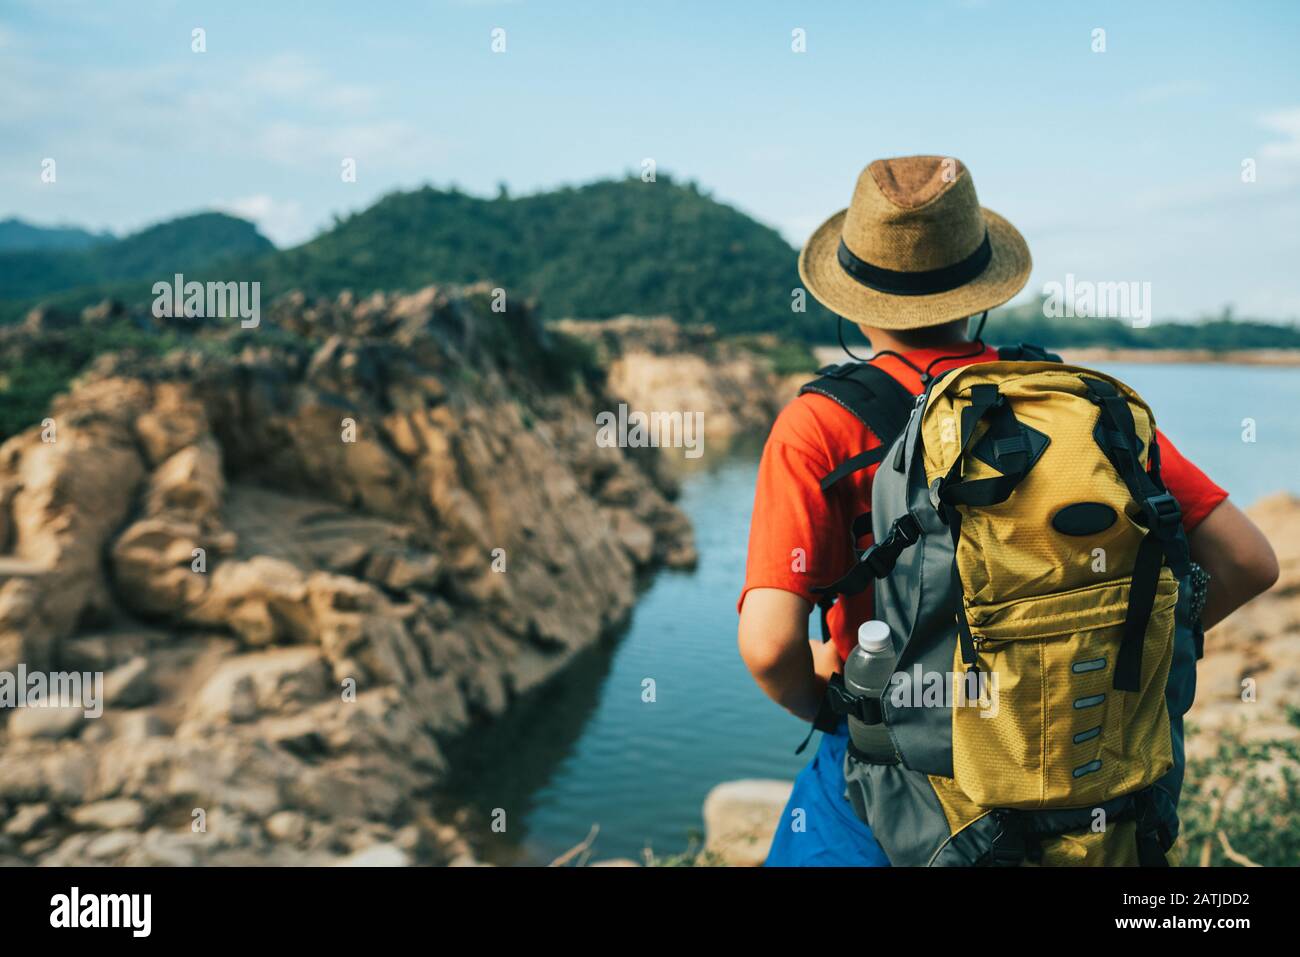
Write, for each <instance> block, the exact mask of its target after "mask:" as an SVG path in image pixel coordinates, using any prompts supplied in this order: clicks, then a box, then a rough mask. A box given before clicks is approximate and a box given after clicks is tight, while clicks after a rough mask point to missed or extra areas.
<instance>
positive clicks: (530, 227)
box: [257, 175, 828, 335]
mask: <svg viewBox="0 0 1300 957" xmlns="http://www.w3.org/2000/svg"><path fill="white" fill-rule="evenodd" d="M257 272H258V277H259V278H261V279H262V281H263V283H264V286H263V290H264V293H265V292H266V291H268V290H269V291H270V292H271V293H275V292H279V291H283V290H285V289H288V288H292V287H301V288H303V289H305V290H307V291H309V292H317V293H324V294H334V293H337V292H339V291H340V290H343V289H352V290H354V291H355V292H356V293H357V294H358V295H364V294H366V293H368V292H370V291H372V290H374V289H407V290H409V289H415V288H418V287H420V286H424V285H427V284H429V283H433V282H458V283H459V282H474V281H478V280H488V281H491V282H493V283H496V284H499V285H501V286H503V287H505V288H506V289H509V290H511V291H512V292H514V293H517V294H522V295H524V296H527V297H530V298H533V299H536V300H537V301H539V302H540V304H541V306H542V307H543V309H544V311H545V313H546V315H547V316H550V317H557V318H558V317H569V316H572V317H576V318H606V317H609V316H614V315H618V314H620V313H634V314H638V315H659V314H664V315H671V316H673V317H675V318H676V319H678V320H679V321H682V322H688V323H704V322H707V323H712V324H713V325H715V326H716V327H717V328H718V329H719V330H721V331H723V332H742V331H760V330H771V329H781V330H784V329H788V328H793V327H798V328H800V329H801V330H802V332H803V333H804V334H805V335H813V334H814V332H815V330H816V329H818V328H821V327H823V324H824V322H825V320H826V319H827V318H828V315H827V314H826V313H825V312H824V311H821V310H820V307H817V309H816V311H815V312H814V311H810V312H809V313H806V314H802V315H800V314H794V313H792V312H791V309H790V292H791V290H792V289H793V288H795V286H797V285H798V281H799V280H798V276H797V273H796V270H795V251H794V250H793V249H791V248H790V246H789V244H788V243H786V241H785V240H784V239H782V238H781V236H780V235H779V234H778V233H777V232H776V231H775V230H773V229H769V228H768V227H766V226H762V225H760V224H759V223H756V222H755V221H754V220H752V219H750V218H749V217H748V216H746V215H745V214H743V213H741V212H739V211H737V210H735V209H732V208H731V207H730V206H725V205H723V204H721V203H718V202H716V201H714V200H713V199H711V198H709V197H708V196H707V195H706V194H704V193H702V192H701V191H700V190H699V189H698V188H697V187H696V186H695V185H694V184H686V185H683V184H680V183H676V182H674V181H673V180H672V179H671V178H670V177H667V176H662V175H661V176H660V177H659V179H658V182H655V183H643V182H642V181H641V180H640V179H637V178H628V179H625V180H619V181H605V182H598V183H593V184H591V185H589V186H583V187H581V188H576V189H574V188H566V189H561V190H557V191H554V192H549V193H539V194H536V195H533V196H524V197H520V198H517V199H511V198H507V197H504V196H502V197H498V198H496V199H480V198H477V197H473V196H467V195H465V194H464V193H460V192H457V191H454V190H450V191H448V190H438V189H433V188H429V187H426V188H424V189H420V190H416V191H414V192H409V193H395V194H392V195H389V196H386V197H385V198H383V199H381V200H380V201H379V202H378V203H376V204H375V205H374V206H372V207H371V208H370V209H367V210H365V211H364V212H361V213H358V214H356V215H354V216H350V217H348V218H347V219H345V220H342V221H340V222H338V223H337V225H336V226H335V227H334V229H332V230H330V231H329V232H327V233H325V234H323V235H322V236H319V237H317V238H316V239H314V240H312V241H311V242H309V243H307V244H305V245H303V246H299V247H298V248H296V249H291V250H287V251H285V252H282V253H277V254H276V255H274V256H271V257H268V258H267V259H265V260H263V261H262V262H261V263H259V264H258V269H257Z"/></svg>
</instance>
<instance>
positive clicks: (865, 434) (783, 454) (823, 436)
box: [740, 347, 1228, 658]
mask: <svg viewBox="0 0 1300 957" xmlns="http://www.w3.org/2000/svg"><path fill="white" fill-rule="evenodd" d="M950 349H951V347H948V348H943V349H917V350H914V351H912V352H908V353H906V357H907V359H908V361H909V362H911V363H912V364H913V365H916V366H918V367H920V368H922V369H924V368H926V366H927V365H929V363H931V362H933V361H934V360H935V359H938V358H939V357H941V356H943V355H945V354H946V353H947V352H949V351H950ZM997 357H998V356H997V350H995V349H993V348H991V347H989V348H986V349H985V351H984V352H983V354H981V355H978V356H974V357H968V358H964V359H947V360H944V361H942V362H938V363H936V364H935V366H934V368H933V369H932V370H931V372H932V374H938V373H940V372H945V371H947V370H949V369H955V368H957V367H958V366H963V365H968V364H971V363H975V362H990V361H994V360H996V359H997ZM876 364H877V365H878V366H879V367H880V368H881V369H883V370H884V371H886V372H888V373H889V374H890V375H891V376H893V377H894V378H895V379H896V380H897V381H898V382H899V383H901V384H902V385H903V387H904V388H906V389H907V390H909V391H910V392H911V393H912V394H913V395H920V394H921V392H922V391H924V390H923V389H922V386H921V377H920V375H919V374H918V373H917V372H916V370H915V369H913V368H911V367H910V366H908V365H907V364H906V363H904V362H901V361H899V360H898V359H897V358H895V357H893V356H882V357H880V358H879V359H878V360H876ZM1156 438H1157V441H1158V442H1159V443H1160V475H1161V477H1162V478H1163V479H1164V482H1165V485H1166V486H1167V487H1168V488H1169V491H1170V492H1171V493H1173V496H1174V498H1176V499H1177V500H1178V504H1179V505H1180V506H1181V507H1182V511H1183V526H1184V528H1186V529H1187V530H1188V531H1191V530H1192V529H1193V528H1195V527H1196V526H1197V525H1198V524H1199V523H1200V522H1201V520H1202V519H1204V518H1205V516H1206V515H1209V514H1210V512H1212V511H1213V510H1214V509H1215V507H1216V506H1218V504H1219V503H1220V502H1222V501H1223V500H1224V499H1225V498H1227V497H1228V493H1227V492H1225V491H1224V490H1223V489H1222V488H1220V487H1219V486H1218V485H1216V484H1215V483H1214V482H1212V481H1210V479H1209V478H1208V477H1206V475H1205V473H1204V472H1202V471H1201V470H1200V469H1198V468H1197V467H1196V466H1195V465H1193V464H1192V463H1191V462H1189V461H1188V460H1187V459H1185V458H1183V456H1182V455H1180V454H1179V452H1178V449H1176V448H1175V447H1174V444H1173V443H1172V442H1170V441H1169V439H1168V438H1167V437H1166V436H1165V435H1164V434H1162V433H1161V432H1159V431H1157V432H1156ZM879 444H880V440H879V439H878V438H876V436H875V435H874V434H872V432H871V430H870V429H868V428H867V427H866V426H865V425H863V424H862V423H861V422H860V421H859V420H858V419H857V417H856V416H854V415H853V414H852V413H850V412H849V411H848V410H846V409H844V408H843V407H841V406H840V405H838V404H837V403H835V402H834V401H832V400H831V399H828V398H826V397H825V396H822V395H816V394H811V393H810V394H805V395H801V396H799V397H798V398H796V399H795V400H794V401H793V402H791V403H790V404H789V405H787V406H786V407H785V409H784V410H782V412H781V414H780V415H779V416H778V417H777V420H776V423H775V424H774V425H773V426H772V431H771V434H769V435H768V438H767V445H766V446H765V447H764V449H763V458H762V462H761V463H760V464H759V467H758V484H757V489H756V491H755V494H754V512H753V514H754V516H756V517H757V516H761V518H762V520H761V521H751V523H750V530H749V559H748V562H747V563H746V568H745V589H744V591H742V592H741V595H740V604H742V605H743V604H744V601H745V594H746V593H747V592H748V591H749V589H751V588H780V589H781V590H782V591H788V592H793V593H794V594H796V595H799V596H801V597H803V598H805V599H807V600H808V601H810V602H813V603H816V601H817V596H816V595H815V594H814V593H813V591H812V588H813V586H816V585H825V584H827V583H828V582H832V581H834V580H835V579H836V578H839V577H840V575H842V574H844V572H846V571H848V569H849V568H851V567H852V565H853V562H854V560H855V559H854V554H853V548H852V544H851V543H850V541H849V534H850V532H849V528H850V526H851V524H852V522H853V520H854V519H855V518H856V517H857V516H858V515H859V514H861V513H862V512H863V511H865V508H864V503H869V502H870V501H871V480H872V477H873V476H874V475H875V473H876V469H877V468H878V466H876V465H873V466H870V467H868V468H865V469H862V470H860V471H858V472H855V473H853V474H852V475H850V476H849V477H848V478H845V479H843V480H842V481H840V482H839V483H837V484H836V485H835V486H833V487H832V488H831V489H830V491H829V492H823V491H822V490H821V486H820V484H819V482H820V481H821V478H822V476H824V475H825V474H826V473H827V472H829V471H830V470H831V469H833V468H834V467H835V466H837V465H839V464H840V463H841V462H843V461H844V460H845V459H847V458H849V457H850V456H852V455H855V454H857V453H858V452H862V451H865V450H867V449H871V448H874V447H876V446H878V445H879ZM857 544H858V547H859V548H865V547H867V546H868V545H869V544H871V536H870V534H868V535H866V536H864V537H863V538H861V539H859V540H858V543H857ZM871 614H872V591H871V589H867V590H866V591H864V592H862V593H861V594H858V595H846V596H842V597H841V598H840V600H839V601H837V602H836V603H835V607H834V608H832V609H831V612H830V615H829V618H828V624H829V626H830V632H831V637H832V639H833V640H834V642H835V646H836V649H837V650H838V651H839V653H840V657H841V658H844V657H846V656H847V655H848V653H849V652H850V651H851V650H852V648H853V642H854V640H855V639H854V635H855V633H856V630H857V626H858V625H859V624H861V623H862V622H864V621H866V620H868V619H869V618H871Z"/></svg>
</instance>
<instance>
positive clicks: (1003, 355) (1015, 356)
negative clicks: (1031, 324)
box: [998, 342, 1061, 362]
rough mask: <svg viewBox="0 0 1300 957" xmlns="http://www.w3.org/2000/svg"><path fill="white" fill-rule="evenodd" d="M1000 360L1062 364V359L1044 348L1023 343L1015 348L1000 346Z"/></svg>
mask: <svg viewBox="0 0 1300 957" xmlns="http://www.w3.org/2000/svg"><path fill="white" fill-rule="evenodd" d="M998 358H999V359H1001V360H1002V361H1003V362H1060V361H1061V357H1060V356H1058V355H1057V354H1056V353H1055V352H1048V351H1047V350H1046V349H1044V348H1043V347H1042V346H1035V345H1031V344H1030V343H1028V342H1022V343H1020V344H1019V345H1014V346H998Z"/></svg>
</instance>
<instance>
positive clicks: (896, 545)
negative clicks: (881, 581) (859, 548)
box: [862, 512, 921, 578]
mask: <svg viewBox="0 0 1300 957" xmlns="http://www.w3.org/2000/svg"><path fill="white" fill-rule="evenodd" d="M920 538H921V523H920V522H918V521H917V520H916V516H915V515H913V514H912V513H911V512H907V513H906V514H905V515H903V516H902V517H901V518H898V519H896V520H895V521H894V524H893V525H891V526H890V527H889V534H888V535H886V536H885V537H884V539H883V540H881V541H879V542H876V543H875V544H874V545H872V546H871V547H870V548H868V549H867V550H866V552H864V553H863V555H862V562H863V563H864V564H865V565H866V566H867V567H868V568H870V569H871V572H872V574H873V575H875V576H876V577H877V578H884V577H885V576H886V575H888V574H889V573H890V572H892V571H893V570H894V565H895V564H897V563H898V556H899V554H900V553H901V552H902V551H903V549H905V548H910V547H911V546H913V545H915V544H916V543H917V542H918V541H920Z"/></svg>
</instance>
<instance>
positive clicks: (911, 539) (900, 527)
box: [887, 512, 921, 545]
mask: <svg viewBox="0 0 1300 957" xmlns="http://www.w3.org/2000/svg"><path fill="white" fill-rule="evenodd" d="M895 536H897V537H898V540H899V541H901V542H902V543H903V544H904V545H915V544H916V543H917V542H918V541H920V539H921V523H920V522H919V521H917V519H916V516H915V515H913V514H912V513H911V512H908V513H906V514H905V515H903V516H902V517H901V518H899V519H898V520H897V521H895V522H894V524H893V525H892V526H891V527H890V529H889V538H888V539H887V541H888V542H889V543H890V544H894V543H895V542H894V539H895Z"/></svg>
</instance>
